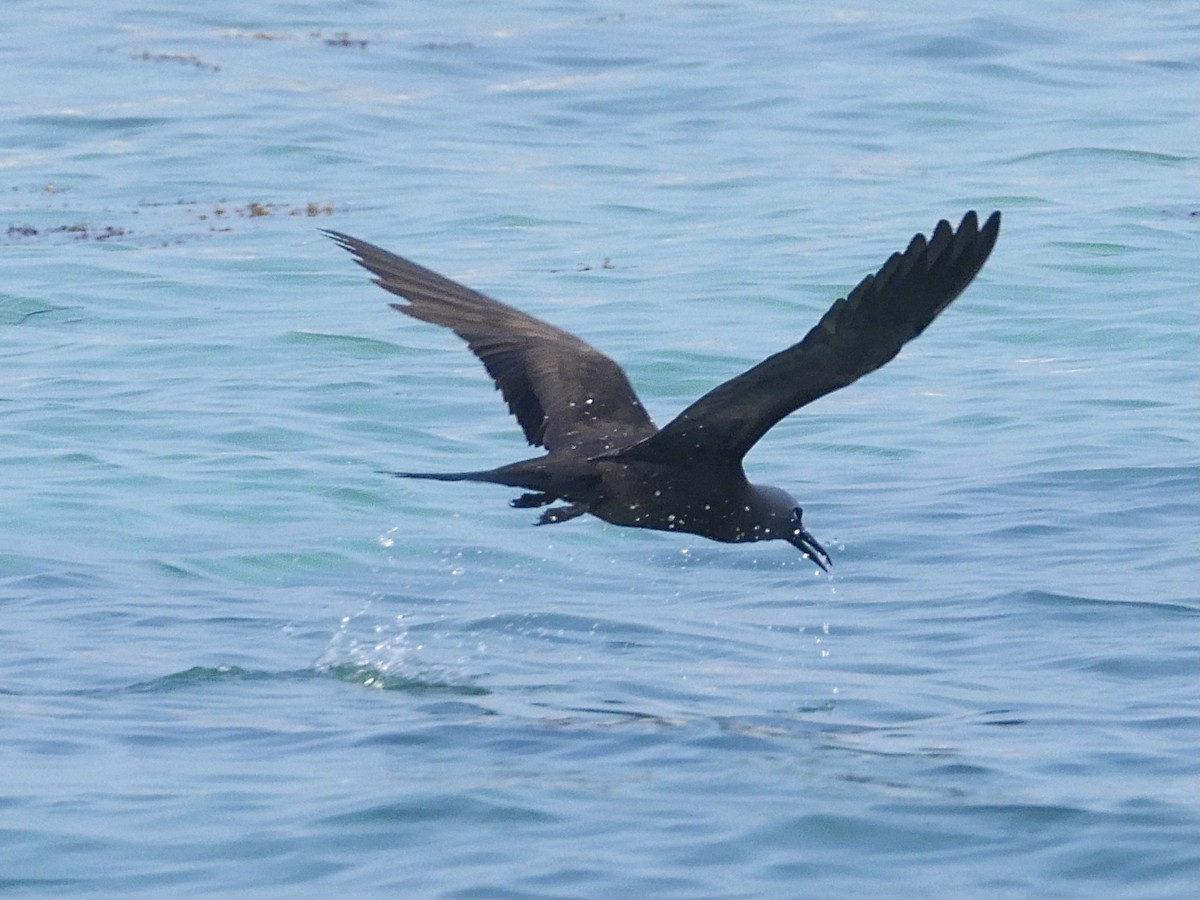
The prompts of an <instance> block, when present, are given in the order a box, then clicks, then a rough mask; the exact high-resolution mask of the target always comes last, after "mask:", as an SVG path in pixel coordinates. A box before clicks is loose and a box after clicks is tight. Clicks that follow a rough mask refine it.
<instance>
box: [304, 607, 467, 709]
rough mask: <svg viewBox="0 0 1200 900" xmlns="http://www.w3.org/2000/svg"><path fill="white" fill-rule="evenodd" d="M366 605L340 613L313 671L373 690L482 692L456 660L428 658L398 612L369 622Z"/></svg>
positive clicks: (406, 622) (425, 649) (425, 648)
mask: <svg viewBox="0 0 1200 900" xmlns="http://www.w3.org/2000/svg"><path fill="white" fill-rule="evenodd" d="M368 608H369V604H368V607H364V609H363V611H362V612H359V613H357V614H355V615H353V616H345V617H343V618H342V621H341V623H340V624H339V626H338V629H337V631H335V632H334V634H333V636H332V637H331V638H330V640H329V645H328V646H327V647H326V648H325V652H324V653H322V654H321V656H320V657H319V658H318V659H317V661H316V662H315V663H314V664H313V670H314V671H315V672H317V673H318V674H321V675H327V676H332V677H333V678H336V679H338V680H340V681H347V682H350V683H352V684H360V685H362V686H363V687H369V688H375V689H376V690H385V691H387V690H402V691H421V690H441V691H452V692H455V693H465V694H486V693H487V691H486V690H485V689H483V688H480V687H476V686H475V685H473V684H472V683H471V679H470V676H469V675H468V674H467V673H466V672H465V671H464V670H463V668H462V665H461V663H462V661H461V660H460V661H458V662H457V663H454V664H446V663H438V662H433V661H431V660H430V658H429V657H430V651H429V649H428V648H427V647H426V646H425V644H424V643H423V642H422V641H421V640H420V639H418V638H415V637H413V634H412V631H413V628H412V627H411V626H410V623H409V622H408V621H407V620H406V618H405V616H404V614H403V613H402V614H400V615H397V616H396V617H395V618H394V619H392V620H391V621H384V622H379V621H375V622H374V623H373V624H371V623H368V622H367V621H366V620H367V618H368V616H367V609H368Z"/></svg>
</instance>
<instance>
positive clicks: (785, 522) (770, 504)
mask: <svg viewBox="0 0 1200 900" xmlns="http://www.w3.org/2000/svg"><path fill="white" fill-rule="evenodd" d="M754 493H755V496H756V500H757V501H758V503H760V504H762V505H764V506H765V507H766V508H767V511H768V512H767V515H768V517H769V521H770V523H771V524H770V526H769V528H768V529H765V531H766V532H767V533H766V534H764V535H763V536H764V537H767V538H778V539H780V540H784V541H787V542H788V543H789V544H791V545H792V546H793V547H795V548H796V549H797V550H799V551H800V552H801V553H803V554H804V555H805V556H806V557H808V558H809V559H810V560H812V561H813V562H814V563H815V564H816V565H817V567H818V568H820V569H821V571H822V572H828V571H829V567H830V566H831V565H833V560H831V559H830V558H829V554H828V553H826V552H825V548H824V547H822V546H821V545H820V543H818V542H817V539H816V538H815V537H813V536H812V535H811V534H809V533H808V529H807V528H805V527H804V510H803V509H801V508H800V504H798V503H797V502H796V498H795V497H793V496H792V495H791V494H789V493H788V492H787V491H785V490H783V489H781V488H777V487H768V486H765V485H755V486H754Z"/></svg>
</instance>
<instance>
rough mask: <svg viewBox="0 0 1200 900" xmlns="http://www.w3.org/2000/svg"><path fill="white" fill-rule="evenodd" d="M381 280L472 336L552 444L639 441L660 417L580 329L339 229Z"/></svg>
mask: <svg viewBox="0 0 1200 900" xmlns="http://www.w3.org/2000/svg"><path fill="white" fill-rule="evenodd" d="M325 234H326V235H328V236H329V237H331V238H332V239H333V240H335V241H336V242H337V243H338V244H339V245H340V246H341V247H343V248H345V249H346V250H349V251H350V252H351V253H353V254H354V257H355V261H356V262H357V263H358V264H359V265H360V266H362V267H363V268H365V269H366V270H367V271H369V272H370V273H371V274H373V275H374V276H375V283H376V284H378V285H379V286H380V287H382V288H383V289H384V290H386V291H390V292H391V293H393V294H396V295H397V296H399V297H403V298H404V299H405V300H407V301H408V303H407V304H402V303H393V304H392V307H393V308H394V309H396V310H399V311H400V312H402V313H404V314H405V315H408V316H412V317H413V318H414V319H421V320H422V321H425V322H432V323H433V324H435V325H444V326H446V327H447V328H450V329H452V330H453V331H454V333H455V334H457V335H458V336H459V337H461V338H462V339H463V340H464V341H466V342H467V346H469V347H470V348H471V350H472V352H474V354H475V355H476V356H478V357H479V359H480V360H481V361H482V362H483V365H484V367H485V368H486V369H487V371H488V374H489V375H491V376H492V380H493V381H495V383H496V387H497V388H498V389H499V391H500V393H501V394H502V395H503V396H504V399H505V401H506V402H507V403H508V408H509V409H510V410H511V411H512V414H513V415H514V416H516V417H517V421H518V422H519V423H520V425H521V429H522V430H523V431H524V432H525V437H526V438H527V439H528V440H529V443H531V444H534V445H540V446H544V447H545V448H546V449H548V450H551V451H555V450H570V449H573V448H574V447H578V446H585V447H598V448H605V449H606V448H609V447H615V446H622V445H625V444H628V443H630V442H631V441H637V440H640V439H642V438H644V437H646V436H647V435H650V434H653V433H654V431H655V426H654V423H653V422H651V421H650V416H649V415H647V413H646V410H645V409H644V408H643V407H642V404H641V402H640V401H639V400H638V398H637V394H635V393H634V391H633V387H632V386H631V385H630V383H629V379H628V378H627V377H626V376H625V373H624V371H622V369H621V367H620V366H618V365H617V364H616V363H615V362H613V361H612V360H611V359H609V358H608V357H607V356H605V355H604V354H603V353H601V352H600V351H599V350H597V349H595V348H594V347H592V346H591V345H590V344H588V343H586V342H584V341H582V340H580V339H579V338H577V337H575V335H573V334H570V333H568V332H566V331H563V330H561V329H559V328H555V327H554V326H553V325H551V324H549V323H547V322H543V321H542V320H541V319H535V318H534V317H533V316H529V315H526V314H525V313H523V312H521V311H520V310H517V309H514V308H513V307H511V306H507V305H505V304H503V303H500V302H499V301H496V300H493V299H492V298H491V297H487V296H485V295H483V294H480V293H478V292H477V291H473V290H471V289H470V288H468V287H464V286H463V285H461V284H458V283H457V282H454V281H451V280H450V279H449V278H445V277H443V276H441V275H439V274H437V273H436V272H433V271H431V270H429V269H426V268H423V267H421V266H418V265H416V264H415V263H411V262H409V261H408V260H406V259H403V258H401V257H399V256H396V255H395V254H393V253H389V252H387V251H386V250H384V249H382V248H380V247H376V246H375V245H374V244H368V243H367V242H366V241H360V240H359V239H358V238H353V237H350V235H348V234H342V233H340V232H337V231H326V232H325Z"/></svg>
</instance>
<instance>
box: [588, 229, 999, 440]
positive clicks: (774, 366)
mask: <svg viewBox="0 0 1200 900" xmlns="http://www.w3.org/2000/svg"><path fill="white" fill-rule="evenodd" d="M999 231H1000V213H999V212H994V213H992V215H991V216H990V217H989V218H988V220H987V221H986V222H985V223H984V225H983V227H982V228H980V227H979V220H978V219H977V218H976V215H975V212H974V211H971V212H968V213H967V214H966V215H965V216H964V217H963V220H962V223H961V224H960V225H959V226H958V231H957V232H956V231H955V230H954V229H953V228H952V227H951V226H950V224H949V223H948V222H946V221H945V220H942V221H941V222H939V223H938V224H937V227H936V228H935V229H934V231H933V236H932V237H931V238H929V240H928V241H926V239H925V236H924V235H923V234H918V235H917V236H916V237H914V238H913V239H912V242H911V243H909V245H908V249H907V250H905V251H904V252H903V253H894V254H892V257H891V258H890V259H889V260H888V261H887V262H886V263H884V265H883V268H881V269H880V270H879V271H878V272H877V273H876V274H874V275H868V276H867V277H866V278H864V279H863V280H862V281H861V282H859V284H858V286H857V287H856V288H855V289H854V290H852V291H851V292H850V293H849V294H848V295H847V296H846V297H845V298H843V299H841V300H838V301H837V302H836V303H834V304H833V306H832V307H830V309H829V312H827V313H825V315H824V316H822V317H821V321H820V322H819V323H817V326H816V327H815V328H813V330H812V331H810V332H809V333H808V334H807V335H805V337H804V340H802V341H800V343H798V344H795V345H793V346H791V347H789V348H788V349H786V350H784V351H782V352H780V353H776V354H775V355H774V356H771V357H768V358H767V359H765V360H763V361H762V362H761V363H759V364H758V365H757V366H755V367H754V368H752V369H750V370H749V371H747V372H744V373H742V374H741V375H738V376H737V377H736V378H733V379H731V380H729V381H727V382H725V383H724V384H722V385H721V386H720V387H717V388H715V389H713V390H711V391H709V392H708V393H707V394H705V395H704V396H703V397H701V398H700V399H699V400H697V401H696V402H695V403H693V404H692V405H691V406H689V407H688V408H687V409H685V410H684V411H683V412H682V413H680V414H679V415H678V416H677V417H676V418H675V419H674V420H673V421H671V422H670V423H669V424H667V425H666V426H664V427H663V429H662V430H661V431H659V432H658V433H657V434H655V435H652V436H651V437H649V438H647V439H646V440H644V441H642V442H641V443H639V444H636V445H634V446H632V447H629V448H627V449H624V450H618V451H615V452H613V453H611V454H606V455H608V456H611V457H618V458H621V459H640V460H645V461H648V462H654V461H674V462H680V461H683V460H689V459H690V460H699V459H714V458H725V459H734V460H740V459H741V458H742V457H743V456H744V455H745V454H746V452H747V451H748V450H749V449H750V448H751V447H753V446H754V444H755V442H757V441H758V439H759V438H761V437H762V436H763V435H764V434H766V433H767V431H768V430H770V428H771V427H772V426H773V425H774V424H775V423H776V422H778V421H779V420H780V419H782V418H783V417H784V416H786V415H788V414H789V413H791V412H793V411H795V410H797V409H799V408H800V407H801V406H804V405H805V404H806V403H811V402H812V401H813V400H816V399H817V398H818V397H822V396H824V395H825V394H828V393H830V392H831V391H835V390H837V389H838V388H840V387H845V386H846V385H848V384H850V383H851V382H853V381H857V380H858V379H859V378H861V377H862V376H863V375H866V374H867V373H868V372H873V371H875V370H876V369H878V368H879V367H880V366H882V365H884V363H886V362H888V361H889V360H890V359H892V358H893V357H894V356H895V355H896V354H897V353H899V352H900V348H901V347H903V346H904V345H905V344H906V343H907V342H908V341H910V340H912V339H913V338H915V337H916V336H917V335H918V334H920V333H921V332H922V331H924V330H925V328H926V327H927V326H928V325H929V323H930V322H932V321H933V320H934V319H935V318H936V317H937V315H938V313H940V312H941V311H942V310H943V309H945V308H946V307H947V306H949V305H950V302H951V301H952V300H953V299H954V298H955V297H957V296H958V295H959V294H960V293H962V291H963V289H964V288H966V286H967V285H968V284H970V283H971V279H973V278H974V277H975V275H976V274H977V273H978V272H979V270H980V269H981V268H982V267H983V264H984V262H985V261H986V260H987V258H988V254H989V253H991V252H992V246H993V245H994V244H995V243H996V236H997V234H998V233H999Z"/></svg>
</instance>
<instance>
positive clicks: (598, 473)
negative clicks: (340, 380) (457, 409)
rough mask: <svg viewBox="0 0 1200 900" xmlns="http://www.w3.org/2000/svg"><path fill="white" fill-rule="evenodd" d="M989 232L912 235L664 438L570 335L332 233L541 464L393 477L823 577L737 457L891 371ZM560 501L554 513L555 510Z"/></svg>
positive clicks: (789, 505)
mask: <svg viewBox="0 0 1200 900" xmlns="http://www.w3.org/2000/svg"><path fill="white" fill-rule="evenodd" d="M999 228H1000V214H999V213H993V214H992V215H991V216H990V217H989V218H988V220H987V222H985V223H984V225H983V227H982V228H980V227H979V224H978V220H977V218H976V216H975V213H974V212H969V213H967V215H966V216H965V217H964V218H963V220H962V223H961V224H960V225H959V228H958V230H957V231H955V230H953V229H952V228H951V226H950V225H949V223H947V222H945V221H942V222H939V223H938V226H937V228H936V229H935V230H934V232H933V236H932V237H931V238H930V239H929V240H928V241H926V239H925V237H924V236H923V235H920V234H918V235H917V236H916V237H914V238H913V240H912V241H911V242H910V244H909V246H908V248H907V250H905V251H904V253H902V254H901V253H897V254H893V255H892V257H891V258H890V259H889V260H888V261H887V263H885V264H884V266H883V268H882V269H880V270H879V272H878V273H876V274H875V275H868V276H867V277H866V278H864V279H863V280H862V282H860V283H859V285H858V286H857V287H856V288H855V289H854V290H853V291H851V292H850V293H849V294H848V295H847V296H846V298H844V299H842V300H838V301H837V302H836V303H834V304H833V306H832V307H831V308H830V310H829V311H828V312H827V313H826V314H825V315H824V316H823V317H822V318H821V320H820V322H819V323H818V324H817V325H816V327H814V328H813V329H812V330H811V331H810V332H809V333H808V334H807V335H806V336H805V337H804V339H803V340H801V341H800V342H799V343H797V344H794V345H793V346H791V347H789V348H787V349H785V350H783V351H781V352H779V353H777V354H775V355H774V356H771V357H768V358H767V359H765V360H763V362H761V363H759V364H758V365H756V366H754V367H753V368H751V369H749V370H748V371H746V372H744V373H742V374H741V375H739V376H737V377H736V378H733V379H731V380H729V381H727V382H725V383H724V384H722V385H720V386H719V387H717V388H714V389H713V390H712V391H710V392H709V393H708V394H705V395H704V396H703V397H701V398H700V399H699V400H697V401H696V402H695V403H693V404H692V405H691V406H689V407H688V408H687V409H685V410H684V411H683V412H682V413H680V414H679V415H678V416H676V417H675V419H673V420H672V421H671V422H670V423H668V424H667V425H666V426H664V427H663V428H662V429H659V428H657V427H656V426H655V425H654V423H653V422H652V421H651V420H650V417H649V415H647V413H646V411H645V409H644V408H643V407H642V404H641V402H640V401H639V400H638V398H637V395H636V394H635V393H634V390H633V388H632V386H631V385H630V383H629V380H628V378H627V377H626V376H625V373H624V372H623V371H622V370H621V368H620V367H619V366H618V365H617V364H616V363H615V362H613V361H612V360H611V359H609V358H608V357H607V356H605V355H604V354H602V353H600V352H599V351H598V350H596V349H595V348H594V347H592V346H590V345H589V344H587V343H585V342H584V341H582V340H580V339H579V338H577V337H575V336H574V335H572V334H569V333H568V332H565V331H562V330H561V329H558V328H555V327H554V326H553V325H550V324H548V323H546V322H543V321H541V320H540V319H536V318H534V317H532V316H529V315H526V314H525V313H522V312H520V311H519V310H516V309H514V308H513V307H511V306H507V305H505V304H503V303H500V302H498V301H496V300H493V299H491V298H490V297H486V296H484V295H483V294H480V293H477V292H475V291H473V290H471V289H470V288H467V287H464V286H463V285H460V284H458V283H456V282H454V281H451V280H450V279H448V278H444V277H443V276H441V275H438V274H437V273H435V272H432V271H430V270H429V269H425V268H422V267H421V266H418V265H416V264H414V263H411V262H409V261H408V260H405V259H403V258H401V257H399V256H396V255H394V254H392V253H388V252H387V251H386V250H382V249H381V248H379V247H376V246H374V245H373V244H368V243H367V242H365V241H360V240H358V239H357V238H353V237H350V236H348V235H345V234H341V233H338V232H327V234H328V235H329V236H330V237H332V238H333V239H334V240H335V241H337V242H338V244H340V245H341V246H342V247H344V248H345V249H347V250H349V251H350V252H351V253H353V254H354V255H355V257H356V259H357V261H358V263H359V264H360V265H362V266H363V267H364V268H366V269H367V270H368V271H370V272H371V273H372V274H374V275H375V280H376V283H378V284H379V285H380V286H381V287H383V288H384V289H385V290H387V291H390V292H391V293H393V294H396V295H398V296H400V297H403V298H405V299H406V300H408V301H409V302H408V304H393V306H394V308H395V309H397V310H399V311H400V312H402V313H405V314H407V315H409V316H412V317H414V318H417V319H421V320H423V321H426V322H431V323H433V324H437V325H443V326H445V327H448V328H451V329H453V331H454V332H455V333H456V334H458V335H459V336H460V337H461V338H463V339H464V340H465V341H466V342H467V344H468V346H469V347H470V348H471V350H472V351H473V352H474V353H475V354H476V355H477V356H478V357H479V358H480V360H481V361H482V362H483V364H484V366H485V367H486V368H487V370H488V372H489V374H490V375H491V376H492V378H493V379H494V380H495V382H496V386H497V388H498V389H499V390H500V391H501V393H502V394H503V396H504V399H505V400H506V401H507V403H508V406H509V409H510V410H511V411H512V413H513V414H514V415H515V416H516V417H517V421H518V422H519V423H520V425H521V427H522V429H523V430H524V432H525V436H526V438H527V439H528V440H529V442H530V444H533V445H535V446H542V447H544V448H545V449H546V451H547V452H546V454H545V455H542V456H538V457H535V458H533V459H528V460H522V461H520V462H515V463H511V464H509V465H505V466H500V467H498V468H495V469H488V470H483V471H478V472H452V473H395V474H397V475H401V476H403V477H409V478H427V479H435V480H439V481H485V482H492V483H495V484H503V485H508V486H510V487H516V488H521V489H523V490H524V491H526V493H524V494H522V495H521V496H520V497H518V498H517V499H516V500H514V501H513V502H512V503H513V506H516V507H521V508H527V507H541V506H547V507H549V508H548V509H546V510H545V511H544V512H543V513H542V515H541V518H540V519H539V520H538V522H539V524H551V523H555V522H563V521H566V520H568V519H572V518H575V517H576V516H579V515H582V514H584V513H590V514H591V515H594V516H596V517H597V518H600V519H603V520H604V521H606V522H611V523H612V524H614V525H626V526H632V527H637V528H651V529H656V530H663V531H683V532H687V533H690V534H697V535H701V536H703V537H707V538H712V539H713V540H718V541H725V542H730V543H742V542H746V541H761V540H773V539H780V540H786V541H788V542H789V543H791V544H793V545H794V546H796V547H797V548H798V549H800V550H801V551H802V552H803V553H804V554H805V555H806V556H808V557H809V558H810V559H812V560H813V562H815V563H816V564H817V565H818V566H820V567H821V568H825V567H826V566H827V565H828V563H829V556H828V554H827V553H826V552H825V550H824V549H823V548H822V547H821V545H820V544H818V543H817V541H816V540H815V539H814V538H813V537H812V535H810V534H809V533H808V532H807V530H806V529H805V528H804V526H803V525H802V524H801V516H802V510H801V509H800V506H799V504H797V503H796V501H795V499H793V498H792V497H791V496H790V495H789V494H788V493H787V492H785V491H783V490H782V489H780V488H777V487H770V486H763V485H754V484H751V483H750V482H749V481H748V480H747V478H746V475H745V472H744V471H743V468H742V458H743V457H744V456H745V454H746V452H747V451H748V450H749V449H750V448H751V447H752V446H753V445H754V444H755V443H756V442H757V441H758V439H759V438H761V437H762V436H763V435H764V434H765V433H766V432H767V431H768V430H769V429H770V428H771V427H772V426H773V425H774V424H775V423H776V422H778V421H779V420H780V419H782V418H783V417H784V416H786V415H787V414H789V413H791V412H793V411H794V410H796V409H798V408H799V407H801V406H803V405H805V404H807V403H809V402H811V401H812V400H815V399H817V398H818V397H821V396H823V395H824V394H827V393H829V392H831V391H834V390H837V389H838V388H840V387H844V386H845V385H847V384H850V383H851V382H853V381H856V380H857V379H858V378H860V377H861V376H863V375H865V374H867V373H868V372H871V371H874V370H875V369H877V368H879V367H880V366H882V365H884V364H885V363H886V362H888V361H889V360H890V359H892V358H893V357H894V356H895V355H896V354H897V353H898V352H899V350H900V348H901V347H902V346H903V345H904V344H905V343H906V342H908V341H909V340H911V339H912V338H914V337H916V336H917V335H918V334H920V333H921V332H922V331H923V330H924V329H925V328H926V327H927V326H928V325H929V323H930V322H932V321H933V319H934V318H935V317H936V316H937V315H938V313H940V312H941V311H942V310H943V309H945V308H946V306H948V305H949V304H950V302H951V301H952V300H953V299H954V298H955V297H957V296H958V295H959V294H960V293H961V292H962V290H963V289H964V288H965V287H966V286H967V285H968V284H969V283H970V282H971V280H972V279H973V278H974V277H975V275H976V273H978V271H979V269H980V268H981V267H982V266H983V264H984V262H985V261H986V260H987V257H988V254H989V253H990V252H991V249H992V246H993V245H994V243H995V241H996V236H997V234H998V232H999ZM556 502H563V503H565V505H563V506H551V505H550V504H553V503H556Z"/></svg>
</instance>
